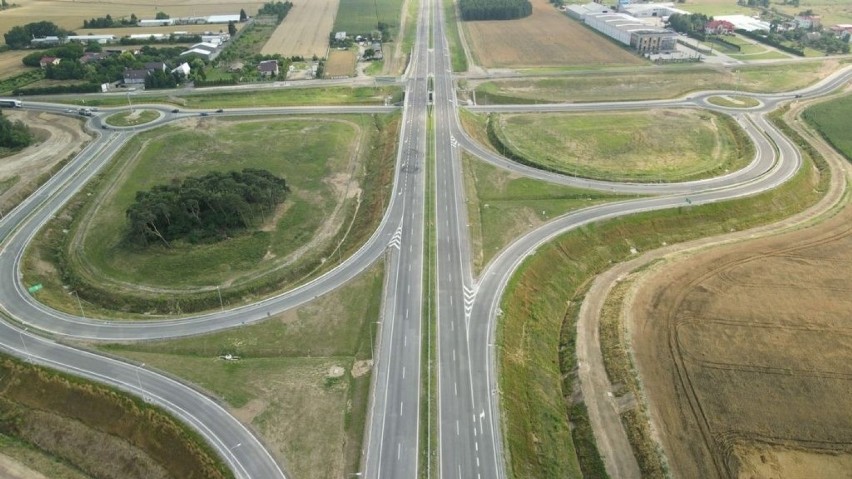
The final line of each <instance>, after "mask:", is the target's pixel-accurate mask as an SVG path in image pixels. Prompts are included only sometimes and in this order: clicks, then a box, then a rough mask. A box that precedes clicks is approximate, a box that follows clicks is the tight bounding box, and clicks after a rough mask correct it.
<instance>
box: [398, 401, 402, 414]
mask: <svg viewBox="0 0 852 479" xmlns="http://www.w3.org/2000/svg"><path fill="white" fill-rule="evenodd" d="M399 415H400V416H402V401H400V402H399Z"/></svg>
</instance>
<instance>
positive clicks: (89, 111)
mask: <svg viewBox="0 0 852 479" xmlns="http://www.w3.org/2000/svg"><path fill="white" fill-rule="evenodd" d="M77 113H79V114H81V115H83V116H92V109H91V108H80V109H79V110H78V111H77Z"/></svg>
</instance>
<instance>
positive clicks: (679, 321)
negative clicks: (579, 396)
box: [625, 205, 852, 479]
mask: <svg viewBox="0 0 852 479" xmlns="http://www.w3.org/2000/svg"><path fill="white" fill-rule="evenodd" d="M850 264H852V206H849V205H847V206H846V207H845V209H844V210H843V211H842V212H841V213H839V214H838V215H836V216H835V217H834V218H832V219H830V220H828V221H826V222H825V223H822V224H820V225H817V226H814V227H811V228H807V229H804V230H800V231H795V232H791V233H786V234H783V235H778V236H775V237H770V238H765V239H760V240H755V241H752V242H748V243H742V244H739V245H733V246H727V247H723V248H719V249H716V250H713V251H708V252H706V253H702V254H699V255H697V256H693V257H691V258H687V259H685V260H682V261H680V262H678V263H674V264H672V265H669V266H662V267H659V268H658V269H657V271H655V272H653V273H651V274H650V275H649V276H648V277H647V278H646V279H645V280H644V282H643V283H642V284H641V285H640V286H639V288H638V289H637V290H636V291H635V295H634V296H633V299H632V301H631V302H630V303H629V304H626V305H625V310H626V311H630V312H631V313H630V315H631V316H632V318H631V319H629V321H628V324H631V325H632V326H631V329H632V342H633V348H634V352H635V358H636V362H637V366H638V369H639V372H640V376H641V377H642V379H643V381H644V386H645V392H646V394H647V397H648V402H649V406H650V410H651V413H652V417H653V418H654V421H653V422H654V424H655V427H656V428H657V431H658V433H659V436H660V438H661V441H662V443H663V447H664V449H665V451H666V454H667V456H668V458H669V463H670V466H671V470H672V473H673V476H674V477H702V478H716V477H718V478H749V479H752V478H754V479H758V478H780V477H783V478H793V479H796V478H801V479H806V478H808V479H809V478H817V477H826V478H827V477H831V478H849V477H852V294H850V293H852V269H850V267H849V265H850Z"/></svg>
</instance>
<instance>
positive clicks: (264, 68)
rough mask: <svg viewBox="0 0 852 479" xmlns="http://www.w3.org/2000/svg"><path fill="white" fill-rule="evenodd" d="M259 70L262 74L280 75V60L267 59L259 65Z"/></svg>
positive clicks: (266, 75) (267, 75)
mask: <svg viewBox="0 0 852 479" xmlns="http://www.w3.org/2000/svg"><path fill="white" fill-rule="evenodd" d="M257 71H258V72H260V75H261V76H265V77H269V76H278V60H266V61H262V62H260V63H259V64H258V65H257Z"/></svg>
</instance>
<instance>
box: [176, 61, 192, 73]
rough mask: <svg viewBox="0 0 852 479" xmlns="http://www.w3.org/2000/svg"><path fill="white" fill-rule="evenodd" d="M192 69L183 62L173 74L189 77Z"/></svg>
mask: <svg viewBox="0 0 852 479" xmlns="http://www.w3.org/2000/svg"><path fill="white" fill-rule="evenodd" d="M189 72H190V68H189V63H186V62H183V63H181V64H180V65H178V66H176V67H175V68H173V69H172V73H182V74H183V76H189Z"/></svg>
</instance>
